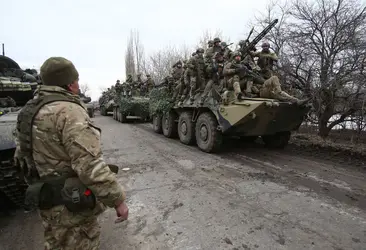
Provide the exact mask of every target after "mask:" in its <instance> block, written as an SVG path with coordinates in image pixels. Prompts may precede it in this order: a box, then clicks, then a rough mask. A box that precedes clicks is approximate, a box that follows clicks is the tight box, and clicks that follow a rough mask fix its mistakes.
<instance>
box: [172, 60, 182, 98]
mask: <svg viewBox="0 0 366 250" xmlns="http://www.w3.org/2000/svg"><path fill="white" fill-rule="evenodd" d="M182 75H183V68H182V62H181V61H178V62H176V63H175V64H174V65H173V71H172V76H173V78H174V86H173V88H174V91H173V98H172V100H173V101H175V100H176V99H177V97H178V98H179V94H180V90H181V87H182V84H181V78H182Z"/></svg>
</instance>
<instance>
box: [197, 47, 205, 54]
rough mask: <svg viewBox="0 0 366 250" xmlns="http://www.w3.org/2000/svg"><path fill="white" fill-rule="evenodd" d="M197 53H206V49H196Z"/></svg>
mask: <svg viewBox="0 0 366 250" xmlns="http://www.w3.org/2000/svg"><path fill="white" fill-rule="evenodd" d="M196 53H197V54H198V53H205V50H204V49H202V48H198V49H197V50H196Z"/></svg>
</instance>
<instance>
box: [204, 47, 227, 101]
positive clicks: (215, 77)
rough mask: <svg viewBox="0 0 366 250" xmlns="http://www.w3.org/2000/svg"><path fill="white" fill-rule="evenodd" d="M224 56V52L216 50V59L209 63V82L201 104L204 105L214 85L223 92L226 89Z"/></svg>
mask: <svg viewBox="0 0 366 250" xmlns="http://www.w3.org/2000/svg"><path fill="white" fill-rule="evenodd" d="M223 69H224V56H223V53H222V52H216V53H215V55H214V60H213V61H212V63H211V64H209V65H207V67H206V73H207V75H208V78H209V80H208V82H207V84H206V87H205V90H204V91H203V94H202V96H201V101H200V104H201V105H202V104H203V102H204V101H205V99H206V97H207V95H208V93H209V92H210V90H211V89H212V87H213V86H214V85H216V86H217V90H218V91H219V92H221V91H222V90H223V89H224V75H223Z"/></svg>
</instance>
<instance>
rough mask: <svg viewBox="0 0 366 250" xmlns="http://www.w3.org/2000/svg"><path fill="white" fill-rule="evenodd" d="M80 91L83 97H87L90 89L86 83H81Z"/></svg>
mask: <svg viewBox="0 0 366 250" xmlns="http://www.w3.org/2000/svg"><path fill="white" fill-rule="evenodd" d="M79 87H80V91H81V93H83V94H85V95H87V93H88V92H89V90H90V87H89V85H88V84H87V83H82V84H80V86H79Z"/></svg>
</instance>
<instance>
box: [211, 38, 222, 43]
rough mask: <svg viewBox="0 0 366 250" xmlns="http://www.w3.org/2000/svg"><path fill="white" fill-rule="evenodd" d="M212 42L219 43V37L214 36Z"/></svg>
mask: <svg viewBox="0 0 366 250" xmlns="http://www.w3.org/2000/svg"><path fill="white" fill-rule="evenodd" d="M213 42H214V43H220V42H221V40H220V38H218V37H215V38H214V40H213Z"/></svg>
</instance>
